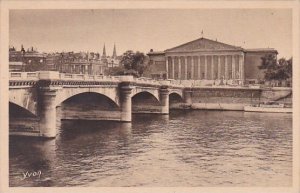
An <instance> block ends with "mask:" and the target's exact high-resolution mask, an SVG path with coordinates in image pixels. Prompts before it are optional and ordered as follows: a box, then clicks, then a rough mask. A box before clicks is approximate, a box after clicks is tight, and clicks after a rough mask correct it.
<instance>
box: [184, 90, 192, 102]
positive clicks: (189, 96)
mask: <svg viewBox="0 0 300 193" xmlns="http://www.w3.org/2000/svg"><path fill="white" fill-rule="evenodd" d="M184 102H185V103H187V104H192V102H193V101H192V89H191V88H185V89H184Z"/></svg>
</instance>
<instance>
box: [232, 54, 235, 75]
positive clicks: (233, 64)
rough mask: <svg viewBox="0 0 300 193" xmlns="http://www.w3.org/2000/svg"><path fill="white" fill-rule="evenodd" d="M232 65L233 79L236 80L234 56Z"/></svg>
mask: <svg viewBox="0 0 300 193" xmlns="http://www.w3.org/2000/svg"><path fill="white" fill-rule="evenodd" d="M231 57H232V60H231V65H232V79H235V56H234V55H232V56H231Z"/></svg>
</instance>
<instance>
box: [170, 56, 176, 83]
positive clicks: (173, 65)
mask: <svg viewBox="0 0 300 193" xmlns="http://www.w3.org/2000/svg"><path fill="white" fill-rule="evenodd" d="M171 59H172V78H173V79H175V77H174V76H175V69H174V67H175V64H174V57H171Z"/></svg>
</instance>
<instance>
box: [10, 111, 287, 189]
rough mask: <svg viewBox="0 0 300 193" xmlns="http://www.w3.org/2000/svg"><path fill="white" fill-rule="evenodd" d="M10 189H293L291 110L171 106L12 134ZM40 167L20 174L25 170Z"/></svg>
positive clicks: (63, 122)
mask: <svg viewBox="0 0 300 193" xmlns="http://www.w3.org/2000/svg"><path fill="white" fill-rule="evenodd" d="M9 148H10V155H9V171H10V180H9V183H10V186H90V187H94V186H101V187H102V186H106V187H107V186H202V187H203V186H265V187H266V186H291V185H292V115H291V114H281V113H278V114H275V113H274V114H273V113H250V112H234V111H171V113H170V115H134V116H133V121H132V123H123V124H122V123H116V122H114V123H112V122H95V121H94V122H93V121H84V122H83V121H62V122H61V125H60V129H59V134H58V136H57V138H56V139H53V140H41V139H35V138H24V137H21V138H20V137H10V147H9ZM39 171H40V172H41V175H40V177H38V176H31V177H29V178H26V179H23V173H26V172H29V173H31V172H39Z"/></svg>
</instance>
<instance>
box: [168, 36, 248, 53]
mask: <svg viewBox="0 0 300 193" xmlns="http://www.w3.org/2000/svg"><path fill="white" fill-rule="evenodd" d="M212 50H242V48H241V47H237V46H232V45H228V44H224V43H221V42H218V41H214V40H209V39H206V38H199V39H197V40H194V41H191V42H188V43H185V44H182V45H179V46H176V47H174V48H170V49H167V50H166V52H188V51H212Z"/></svg>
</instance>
